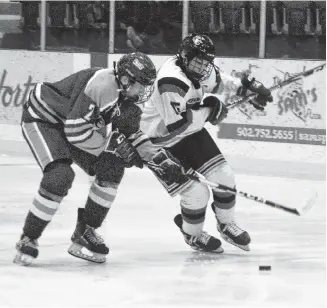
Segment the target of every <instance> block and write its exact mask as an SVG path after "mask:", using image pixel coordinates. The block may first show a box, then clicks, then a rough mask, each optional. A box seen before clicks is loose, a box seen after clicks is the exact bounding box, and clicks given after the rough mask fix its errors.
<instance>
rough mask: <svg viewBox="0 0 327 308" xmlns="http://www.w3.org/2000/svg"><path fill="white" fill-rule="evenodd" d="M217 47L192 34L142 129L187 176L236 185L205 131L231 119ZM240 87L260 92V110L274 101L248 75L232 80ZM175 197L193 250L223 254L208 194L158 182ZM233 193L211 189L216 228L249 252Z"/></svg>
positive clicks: (191, 185) (165, 74) (194, 185)
mask: <svg viewBox="0 0 327 308" xmlns="http://www.w3.org/2000/svg"><path fill="white" fill-rule="evenodd" d="M214 57H215V48H214V45H213V43H212V41H211V40H210V38H209V37H207V36H206V35H199V34H191V35H188V36H187V37H186V38H185V39H184V40H183V42H182V44H181V47H180V50H179V53H178V54H177V55H176V56H174V57H172V58H170V59H168V60H167V61H166V62H165V63H164V64H163V66H162V67H161V68H160V70H159V72H158V76H157V79H156V81H155V90H154V93H153V94H152V96H151V98H150V100H149V101H147V102H146V103H145V105H144V108H143V114H142V120H141V129H142V131H143V132H144V133H146V134H147V135H148V136H149V137H150V138H151V141H152V142H153V143H155V144H158V145H160V146H164V147H165V148H167V149H169V151H170V153H171V154H172V155H173V156H174V157H176V158H177V159H178V160H179V161H180V162H181V164H182V165H183V167H184V169H185V170H186V173H187V174H192V173H193V172H194V171H197V172H199V173H201V174H203V175H204V176H206V178H207V179H209V180H211V181H215V182H218V183H221V184H224V185H228V186H231V187H234V186H235V179H234V174H233V171H232V170H231V168H230V166H229V165H228V163H227V162H226V160H225V158H224V156H223V154H222V153H221V151H220V150H219V148H218V147H217V145H216V143H215V142H214V140H213V139H212V138H211V136H210V135H209V133H208V131H207V130H206V129H205V128H204V125H205V123H206V122H209V123H211V124H212V125H217V124H218V123H220V122H221V121H222V120H223V119H224V118H225V117H226V116H227V108H226V107H225V106H224V104H223V103H222V102H221V101H220V100H219V99H218V98H217V96H215V95H208V96H206V97H205V98H204V93H205V92H212V93H217V90H219V86H220V85H221V84H222V83H223V82H224V80H223V79H224V78H226V76H225V75H224V74H223V73H221V72H220V70H219V68H218V67H216V66H215V65H214V63H213V60H214ZM228 79H229V81H230V80H233V82H234V83H235V84H236V85H237V87H238V90H237V92H238V94H240V95H241V94H245V93H246V92H248V91H250V93H251V92H254V93H257V94H258V95H257V96H256V98H255V99H253V100H252V101H251V103H252V104H253V106H254V107H255V108H257V109H260V110H262V109H263V108H264V106H265V105H266V104H267V102H269V101H272V96H271V93H270V91H269V90H268V89H266V88H265V87H264V86H263V85H262V83H260V82H258V81H256V80H255V79H251V80H250V79H249V78H248V76H244V77H243V78H242V79H236V78H233V77H231V76H230V77H228ZM159 180H160V182H161V183H162V184H163V186H164V187H165V188H166V190H167V191H168V193H169V194H170V195H171V196H175V195H178V194H179V195H180V198H181V202H180V205H181V214H179V215H177V216H176V217H175V223H176V224H177V226H178V227H179V228H180V230H181V232H182V234H183V236H184V239H185V241H186V243H187V244H188V245H190V246H191V247H192V248H193V249H197V250H201V251H207V252H216V253H220V252H223V249H222V247H221V242H220V240H219V239H217V238H215V237H213V236H211V235H209V234H207V233H206V232H204V231H203V225H204V221H205V214H206V208H207V203H208V202H209V197H210V191H209V189H208V188H207V186H206V185H204V184H202V183H199V182H195V181H192V180H189V179H188V180H185V181H184V182H183V183H181V184H177V183H173V182H168V181H164V180H162V179H160V177H159ZM235 203H236V198H235V195H234V194H231V193H228V192H225V191H221V190H213V203H212V209H213V212H214V214H215V217H216V219H217V229H218V231H219V232H220V234H221V236H222V238H223V239H224V240H226V241H227V242H229V243H231V244H233V245H235V246H237V247H239V248H241V249H243V250H246V251H249V250H250V248H249V244H250V236H249V234H248V232H246V231H245V230H242V229H241V228H240V227H239V226H238V225H237V223H236V220H235Z"/></svg>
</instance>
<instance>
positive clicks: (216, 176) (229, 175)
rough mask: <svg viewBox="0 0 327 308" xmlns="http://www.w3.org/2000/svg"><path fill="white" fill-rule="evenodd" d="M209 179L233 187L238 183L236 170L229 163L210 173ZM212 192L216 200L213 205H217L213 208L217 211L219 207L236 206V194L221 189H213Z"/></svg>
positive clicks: (228, 207)
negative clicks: (236, 181)
mask: <svg viewBox="0 0 327 308" xmlns="http://www.w3.org/2000/svg"><path fill="white" fill-rule="evenodd" d="M207 179H208V180H209V181H212V182H216V183H218V184H223V185H226V186H228V187H232V188H234V187H235V185H236V183H235V175H234V172H233V170H232V169H231V167H230V166H229V165H228V164H227V163H224V164H221V165H219V166H218V167H216V168H215V169H214V170H213V171H212V172H211V173H210V175H209V176H207ZM212 192H213V200H214V203H213V205H214V206H215V207H213V209H214V211H215V212H217V208H218V209H226V210H227V209H232V208H234V206H235V202H236V196H235V194H233V193H230V192H226V191H224V190H219V189H213V191H212Z"/></svg>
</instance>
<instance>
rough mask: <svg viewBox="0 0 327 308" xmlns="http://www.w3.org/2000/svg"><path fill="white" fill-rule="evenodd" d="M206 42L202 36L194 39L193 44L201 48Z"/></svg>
mask: <svg viewBox="0 0 327 308" xmlns="http://www.w3.org/2000/svg"><path fill="white" fill-rule="evenodd" d="M204 42H205V40H204V37H203V36H200V35H196V36H194V37H193V43H194V45H195V46H201V44H203V43H204Z"/></svg>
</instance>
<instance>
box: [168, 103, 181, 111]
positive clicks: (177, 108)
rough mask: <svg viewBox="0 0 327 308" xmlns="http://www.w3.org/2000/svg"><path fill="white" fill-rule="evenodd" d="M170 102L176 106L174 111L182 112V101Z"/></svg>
mask: <svg viewBox="0 0 327 308" xmlns="http://www.w3.org/2000/svg"><path fill="white" fill-rule="evenodd" d="M170 104H171V106H172V107H173V108H174V111H175V112H176V114H180V113H181V104H180V103H175V102H170Z"/></svg>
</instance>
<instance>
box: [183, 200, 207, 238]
mask: <svg viewBox="0 0 327 308" xmlns="http://www.w3.org/2000/svg"><path fill="white" fill-rule="evenodd" d="M181 208H182V211H181V214H182V218H183V226H182V229H183V231H184V232H185V233H187V234H189V235H195V236H199V235H200V234H201V232H202V229H203V225H204V219H205V215H206V208H207V206H205V207H203V208H201V209H190V208H186V207H184V206H183V205H181Z"/></svg>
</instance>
